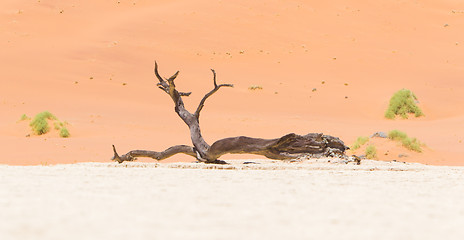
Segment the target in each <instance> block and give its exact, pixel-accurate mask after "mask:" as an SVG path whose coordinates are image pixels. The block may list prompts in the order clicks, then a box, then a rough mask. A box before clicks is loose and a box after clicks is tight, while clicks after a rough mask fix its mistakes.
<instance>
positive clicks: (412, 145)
mask: <svg viewBox="0 0 464 240" xmlns="http://www.w3.org/2000/svg"><path fill="white" fill-rule="evenodd" d="M401 143H402V145H403V147H405V148H407V149H409V150H412V151H416V152H422V148H421V145H422V144H421V143H420V142H419V141H418V140H417V139H416V138H405V139H403V140H402V141H401Z"/></svg>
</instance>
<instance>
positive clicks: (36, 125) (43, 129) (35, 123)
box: [29, 111, 57, 135]
mask: <svg viewBox="0 0 464 240" xmlns="http://www.w3.org/2000/svg"><path fill="white" fill-rule="evenodd" d="M56 119H57V118H56V117H55V116H54V115H53V114H51V113H50V112H48V111H44V112H41V113H38V114H37V115H35V117H34V119H32V121H31V123H30V124H29V125H30V126H31V127H32V131H34V132H35V133H36V134H37V135H42V134H45V133H47V132H48V131H50V127H49V126H48V122H47V120H56Z"/></svg>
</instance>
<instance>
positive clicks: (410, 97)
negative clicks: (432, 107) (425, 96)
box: [385, 89, 424, 119]
mask: <svg viewBox="0 0 464 240" xmlns="http://www.w3.org/2000/svg"><path fill="white" fill-rule="evenodd" d="M416 101H417V97H416V95H414V93H412V92H411V91H410V90H408V89H401V90H399V91H398V92H396V93H395V94H394V95H393V96H392V97H391V99H390V105H389V106H388V109H387V111H386V112H385V117H386V118H388V119H394V118H395V117H396V116H397V115H400V116H401V117H402V118H403V119H407V118H408V114H409V113H413V114H414V116H416V117H420V116H423V115H424V114H423V113H422V110H421V109H420V108H419V107H418V106H417V105H416Z"/></svg>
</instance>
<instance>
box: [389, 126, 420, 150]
mask: <svg viewBox="0 0 464 240" xmlns="http://www.w3.org/2000/svg"><path fill="white" fill-rule="evenodd" d="M388 138H390V139H392V140H395V141H400V142H401V145H403V147H405V148H407V149H409V150H412V151H416V152H422V148H421V145H422V143H420V142H419V141H418V140H417V139H416V138H410V137H408V135H407V134H406V133H405V132H401V131H399V130H392V131H390V132H389V133H388Z"/></svg>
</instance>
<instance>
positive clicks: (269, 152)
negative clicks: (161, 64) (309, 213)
mask: <svg viewBox="0 0 464 240" xmlns="http://www.w3.org/2000/svg"><path fill="white" fill-rule="evenodd" d="M211 71H212V72H213V84H214V88H213V90H211V91H210V92H208V93H207V94H206V95H205V96H204V97H203V98H202V99H201V101H200V104H199V105H198V107H197V109H196V111H195V112H194V113H190V112H189V111H187V109H185V106H184V102H183V101H182V97H184V96H185V97H187V96H189V95H190V94H191V92H179V91H177V89H176V85H175V84H174V79H176V77H177V75H178V74H179V71H177V72H176V73H175V74H174V75H172V76H171V77H170V78H168V79H163V78H162V77H161V76H160V75H159V73H158V64H157V63H156V62H155V75H156V77H157V78H158V80H159V83H157V84H156V85H157V86H158V87H159V88H160V89H161V90H163V91H164V92H165V93H167V94H168V95H169V96H170V97H171V99H172V101H173V102H174V105H175V108H174V109H175V111H176V113H177V114H178V115H179V117H180V118H181V119H182V120H183V121H184V122H185V124H187V126H188V127H189V129H190V138H191V139H192V143H193V147H192V146H187V145H177V146H173V147H170V148H168V149H166V150H164V151H162V152H156V151H147V150H132V151H130V152H128V153H126V154H124V155H121V156H119V155H118V153H117V152H116V148H115V147H114V145H113V151H114V157H113V160H114V161H117V162H119V163H122V162H124V161H134V160H136V157H149V158H153V159H156V160H163V159H165V158H168V157H170V156H172V155H175V154H178V153H183V154H187V155H190V156H192V157H195V158H196V159H197V160H198V161H200V162H205V163H225V162H224V161H221V160H218V158H219V157H220V156H222V155H224V154H227V153H233V154H240V153H246V154H257V155H263V156H265V157H267V158H270V159H279V160H284V159H294V158H298V157H302V156H308V155H310V156H318V157H321V156H335V155H340V156H345V155H344V154H345V150H347V149H348V147H347V146H345V144H344V143H343V141H341V140H340V139H339V138H337V137H332V136H328V135H323V134H322V133H309V134H306V135H304V136H300V135H297V134H294V133H290V134H287V135H285V136H283V137H281V138H275V139H261V138H251V137H245V136H240V137H231V138H224V139H221V140H218V141H216V142H215V143H213V144H212V145H209V144H208V143H206V141H205V140H204V139H203V137H202V136H201V131H200V124H199V119H200V112H201V110H202V109H203V106H204V104H205V101H206V100H207V99H208V98H209V97H210V96H211V95H213V94H214V93H215V92H217V91H218V90H219V89H220V88H221V87H233V85H232V84H219V85H218V84H217V82H216V72H215V71H214V70H213V69H211Z"/></svg>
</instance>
